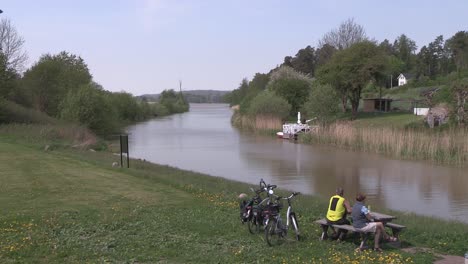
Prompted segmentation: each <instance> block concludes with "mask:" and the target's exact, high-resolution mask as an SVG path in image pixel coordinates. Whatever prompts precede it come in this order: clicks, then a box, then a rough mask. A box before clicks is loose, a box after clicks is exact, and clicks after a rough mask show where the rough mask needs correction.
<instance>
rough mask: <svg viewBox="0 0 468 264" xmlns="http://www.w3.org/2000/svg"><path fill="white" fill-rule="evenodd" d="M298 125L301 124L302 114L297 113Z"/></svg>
mask: <svg viewBox="0 0 468 264" xmlns="http://www.w3.org/2000/svg"><path fill="white" fill-rule="evenodd" d="M297 123H298V124H300V123H301V112H297Z"/></svg>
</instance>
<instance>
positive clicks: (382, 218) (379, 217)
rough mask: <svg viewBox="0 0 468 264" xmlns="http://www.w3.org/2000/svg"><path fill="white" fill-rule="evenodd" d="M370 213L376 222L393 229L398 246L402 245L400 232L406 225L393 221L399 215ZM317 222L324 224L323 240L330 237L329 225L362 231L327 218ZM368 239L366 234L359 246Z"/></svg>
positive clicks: (361, 246)
mask: <svg viewBox="0 0 468 264" xmlns="http://www.w3.org/2000/svg"><path fill="white" fill-rule="evenodd" d="M370 214H371V217H372V218H373V219H374V221H375V222H382V223H383V224H384V226H385V227H388V228H390V229H391V230H392V235H393V236H394V237H396V238H398V241H397V244H398V246H400V238H399V234H400V232H401V230H403V229H404V228H406V227H405V226H403V225H399V224H395V223H392V221H393V220H394V219H397V217H396V216H393V215H387V214H383V213H379V212H371V213H370ZM315 222H316V223H317V224H320V225H321V226H322V229H323V232H322V235H321V238H320V239H321V240H323V239H326V237H328V236H327V230H328V226H331V227H332V228H338V229H345V230H348V231H353V232H358V233H361V232H362V231H361V230H359V229H356V228H354V227H353V226H352V225H334V224H329V223H328V222H327V220H326V219H320V220H317V221H315ZM366 240H367V235H366V236H365V238H364V240H363V241H362V242H361V245H360V246H359V248H363V246H364V244H365V242H366Z"/></svg>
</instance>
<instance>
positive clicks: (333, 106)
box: [304, 85, 340, 122]
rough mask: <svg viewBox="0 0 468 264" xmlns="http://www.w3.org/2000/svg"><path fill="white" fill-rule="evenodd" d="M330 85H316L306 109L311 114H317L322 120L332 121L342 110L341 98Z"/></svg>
mask: <svg viewBox="0 0 468 264" xmlns="http://www.w3.org/2000/svg"><path fill="white" fill-rule="evenodd" d="M338 98H339V97H338V95H337V94H336V91H335V89H333V88H332V87H331V86H330V85H315V86H314V88H313V89H312V92H311V93H310V96H309V99H308V100H307V102H306V103H305V105H304V110H305V111H306V113H307V114H308V115H309V116H315V117H317V119H318V120H319V121H321V122H330V121H333V120H334V119H335V118H336V115H337V114H338V113H339V111H340V107H339V104H340V102H339V99H338Z"/></svg>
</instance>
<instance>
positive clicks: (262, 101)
mask: <svg viewBox="0 0 468 264" xmlns="http://www.w3.org/2000/svg"><path fill="white" fill-rule="evenodd" d="M290 111H291V105H290V104H289V103H288V102H287V101H286V100H285V99H284V98H282V97H280V96H277V95H276V94H275V93H273V92H272V91H268V90H266V91H263V92H261V93H259V94H258V95H257V96H255V98H253V99H252V103H251V104H250V107H249V110H248V113H249V114H250V115H253V116H257V115H262V116H268V117H278V118H280V119H285V118H286V117H287V116H288V115H289V113H290Z"/></svg>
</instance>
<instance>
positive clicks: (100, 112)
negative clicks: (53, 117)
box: [60, 85, 117, 134]
mask: <svg viewBox="0 0 468 264" xmlns="http://www.w3.org/2000/svg"><path fill="white" fill-rule="evenodd" d="M60 108H61V112H60V117H61V118H62V119H64V120H68V121H73V122H78V123H80V124H82V125H85V126H86V127H88V128H89V129H91V130H93V131H94V132H96V133H98V134H105V133H109V132H114V131H116V124H117V120H116V117H117V114H116V113H115V110H114V108H113V107H112V105H111V104H110V102H109V101H108V100H106V98H105V97H104V94H103V92H102V91H99V90H97V89H95V88H94V87H93V86H91V85H83V86H81V88H79V89H78V90H77V91H76V92H74V91H70V92H69V93H68V95H67V97H66V98H65V99H64V100H63V101H62V103H61V105H60Z"/></svg>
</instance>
